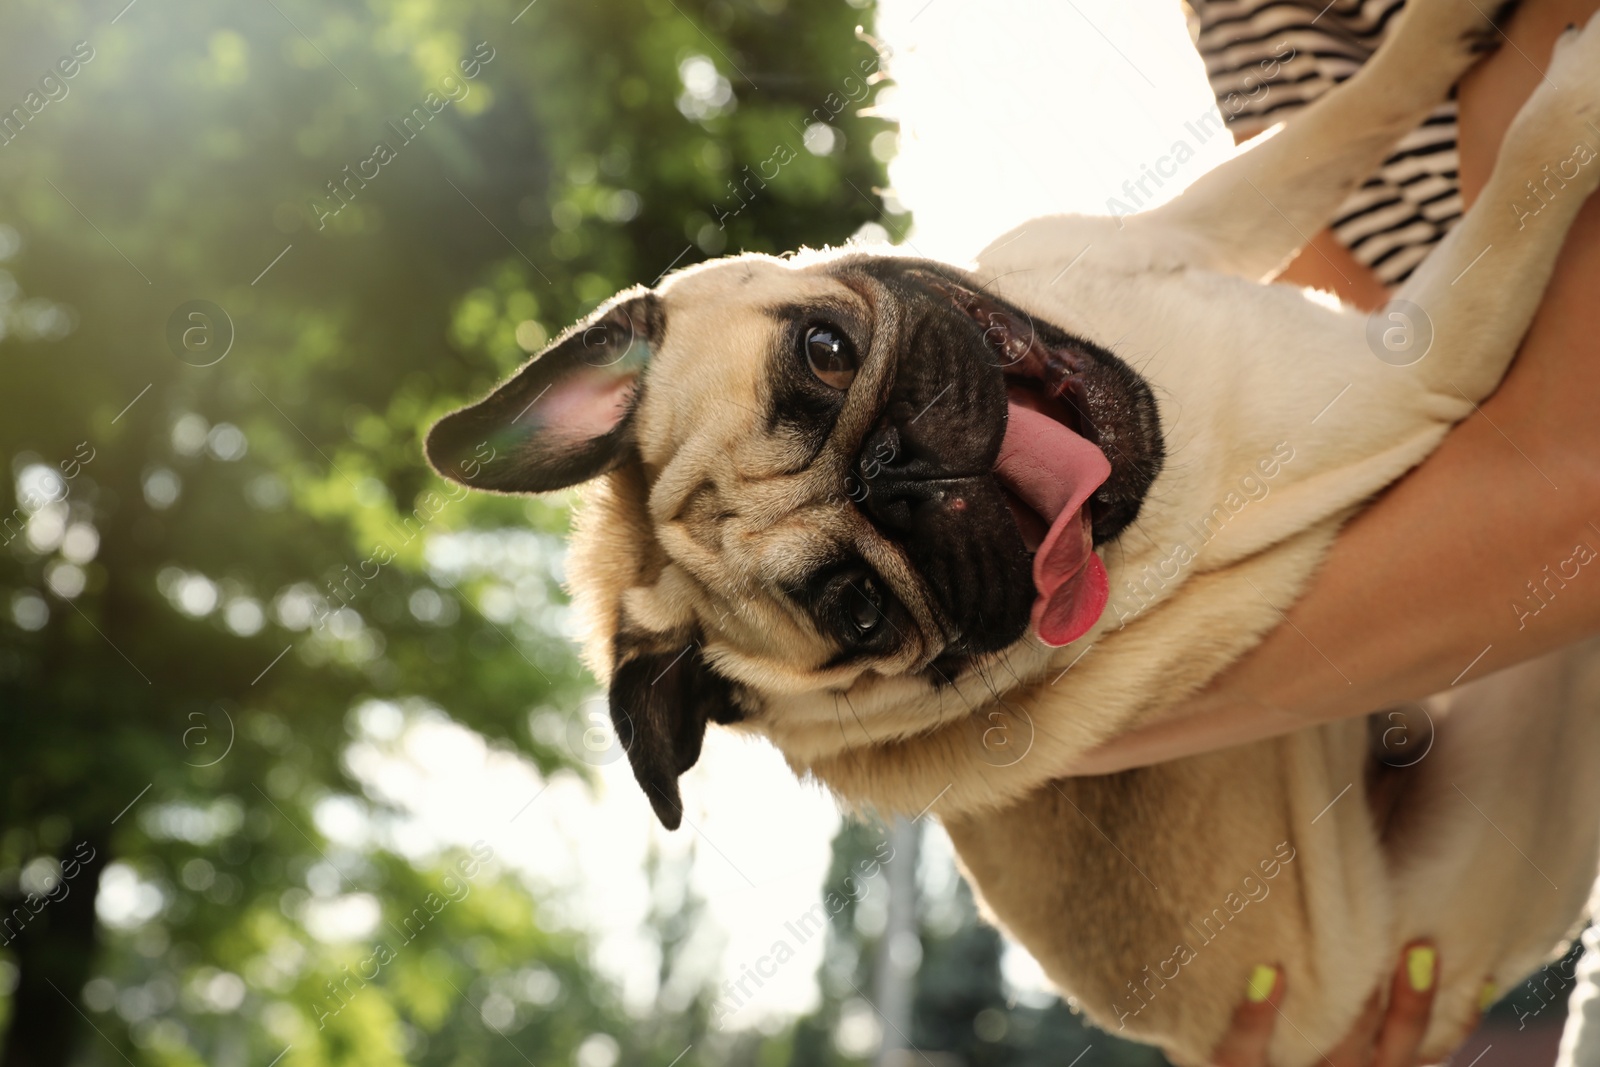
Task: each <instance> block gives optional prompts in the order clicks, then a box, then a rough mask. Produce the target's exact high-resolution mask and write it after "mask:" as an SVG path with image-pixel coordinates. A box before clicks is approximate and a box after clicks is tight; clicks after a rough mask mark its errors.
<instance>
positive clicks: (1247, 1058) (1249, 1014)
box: [1211, 941, 1489, 1067]
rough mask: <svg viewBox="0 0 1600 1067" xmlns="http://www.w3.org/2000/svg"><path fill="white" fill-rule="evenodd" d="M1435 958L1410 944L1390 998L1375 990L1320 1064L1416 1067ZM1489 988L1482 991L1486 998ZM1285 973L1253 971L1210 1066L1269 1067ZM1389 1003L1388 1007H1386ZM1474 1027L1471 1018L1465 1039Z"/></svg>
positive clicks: (1268, 969) (1424, 945)
mask: <svg viewBox="0 0 1600 1067" xmlns="http://www.w3.org/2000/svg"><path fill="white" fill-rule="evenodd" d="M1438 973H1439V956H1438V953H1437V952H1436V951H1435V950H1434V948H1433V946H1432V945H1430V944H1428V943H1427V942H1424V941H1417V942H1413V943H1412V944H1410V945H1408V946H1406V950H1405V952H1403V953H1401V956H1400V965H1399V966H1398V967H1396V968H1395V972H1394V977H1393V978H1392V979H1391V981H1390V983H1389V995H1388V997H1387V998H1384V997H1383V996H1381V995H1380V993H1381V991H1380V990H1376V989H1375V990H1373V992H1372V996H1371V998H1369V999H1368V1001H1367V1006H1366V1008H1365V1009H1364V1010H1363V1011H1362V1013H1361V1015H1360V1017H1359V1018H1357V1019H1356V1021H1355V1025H1354V1026H1352V1027H1351V1028H1350V1032H1349V1033H1348V1034H1346V1035H1345V1039H1344V1040H1343V1041H1341V1042H1340V1043H1339V1046H1338V1047H1337V1048H1332V1049H1327V1050H1326V1051H1325V1052H1324V1053H1323V1054H1322V1057H1321V1059H1320V1060H1319V1063H1321V1064H1323V1065H1324V1067H1415V1065H1416V1064H1420V1063H1421V1062H1422V1061H1421V1060H1420V1059H1419V1058H1418V1056H1417V1051H1418V1049H1419V1048H1421V1046H1422V1037H1423V1035H1424V1034H1425V1033H1427V1030H1428V1019H1429V1016H1430V1014H1431V1013H1432V1011H1433V997H1434V994H1435V992H1436V991H1437V989H1438V983H1437V982H1436V981H1435V978H1436V977H1437V975H1438ZM1488 990H1489V987H1487V986H1486V987H1485V992H1486V994H1488ZM1283 995H1284V978H1283V972H1282V971H1280V970H1278V969H1277V968H1276V967H1257V968H1256V971H1255V973H1254V974H1252V975H1251V976H1250V985H1249V988H1248V990H1247V991H1246V993H1245V999H1244V1002H1243V1003H1242V1004H1240V1005H1239V1008H1238V1010H1237V1011H1235V1012H1234V1013H1233V1025H1232V1027H1231V1028H1229V1030H1228V1032H1227V1034H1226V1035H1224V1037H1223V1039H1222V1042H1221V1043H1220V1044H1218V1045H1217V1048H1216V1051H1214V1052H1213V1053H1212V1054H1211V1062H1212V1064H1213V1065H1214V1067H1267V1064H1268V1060H1267V1047H1268V1046H1269V1045H1270V1044H1271V1042H1272V1034H1273V1031H1274V1030H1275V1029H1276V1028H1277V1025H1278V1019H1279V1017H1280V1015H1281V1014H1282V1013H1281V1012H1280V1011H1279V1005H1280V1004H1282V1003H1283ZM1385 999H1387V1004H1388V1007H1387V1009H1386V1008H1385V1007H1384V1004H1385ZM1477 1025H1478V1020H1477V1017H1476V1016H1474V1018H1473V1020H1472V1023H1471V1025H1469V1026H1468V1027H1467V1032H1466V1033H1464V1034H1462V1035H1461V1037H1462V1038H1463V1039H1465V1038H1466V1036H1467V1034H1468V1033H1471V1032H1472V1030H1473V1029H1474V1028H1476V1027H1477Z"/></svg>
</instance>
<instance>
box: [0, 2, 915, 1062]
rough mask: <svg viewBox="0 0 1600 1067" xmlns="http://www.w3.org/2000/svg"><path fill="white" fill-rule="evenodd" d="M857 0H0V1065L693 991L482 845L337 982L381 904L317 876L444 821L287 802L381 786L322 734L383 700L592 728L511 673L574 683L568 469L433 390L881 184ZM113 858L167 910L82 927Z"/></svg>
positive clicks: (497, 1043) (538, 1026) (655, 1044)
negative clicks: (376, 824) (474, 446)
mask: <svg viewBox="0 0 1600 1067" xmlns="http://www.w3.org/2000/svg"><path fill="white" fill-rule="evenodd" d="M861 17H862V12H860V11H858V10H856V9H855V8H852V7H850V6H847V5H845V4H841V3H837V2H833V0H788V2H787V3H786V2H784V0H760V2H757V3H751V4H735V3H728V2H722V0H646V2H643V3H623V2H619V0H596V2H591V3H586V4H555V3H551V2H549V0H545V2H543V3H532V4H527V5H526V6H524V4H523V3H522V2H521V0H460V2H455V3H445V2H444V0H407V2H400V0H369V2H368V3H366V4H361V5H334V6H318V5H313V4H308V3H305V2H304V0H274V2H272V3H268V4H265V5H217V4H212V3H206V2H203V0H171V2H166V3H161V4H153V3H138V2H135V3H133V4H129V5H128V6H126V7H122V5H121V3H120V2H119V3H112V4H107V3H103V2H99V0H97V2H95V3H92V4H91V3H88V2H86V0H72V2H57V3H46V2H44V0H17V2H15V3H11V4H8V5H6V6H5V8H4V9H3V10H0V70H3V71H4V72H5V73H4V75H3V77H0V223H3V226H0V258H3V263H0V267H3V272H0V329H3V335H0V367H3V372H0V449H3V451H4V454H5V455H6V456H8V457H10V460H11V472H12V478H11V479H10V480H9V482H8V484H7V486H6V489H5V491H4V494H3V495H8V496H10V497H12V498H13V499H11V500H7V501H5V502H4V503H3V504H0V542H3V551H0V714H3V716H4V720H3V723H4V732H3V734H0V909H3V911H0V914H3V915H4V916H6V917H7V919H6V921H8V922H10V924H11V925H10V926H9V927H4V928H0V938H3V939H4V940H3V944H0V979H4V983H3V984H0V989H4V988H6V987H9V993H7V994H6V995H5V997H4V998H3V1000H0V1005H3V1007H0V1010H3V1012H4V1015H5V1029H6V1034H5V1039H4V1046H3V1053H0V1055H3V1062H4V1064H5V1065H6V1067H57V1065H61V1064H65V1063H66V1062H68V1061H69V1059H73V1058H74V1057H76V1059H75V1062H86V1063H114V1062H121V1060H122V1058H123V1057H127V1058H129V1059H131V1060H132V1061H133V1062H137V1063H140V1064H145V1063H151V1064H155V1063H160V1064H169V1063H170V1064H190V1063H194V1064H199V1063H206V1064H226V1063H240V1064H243V1063H247V1062H248V1063H251V1064H262V1063H266V1062H268V1061H269V1060H271V1058H272V1057H274V1056H276V1055H279V1054H280V1052H282V1051H283V1049H284V1047H285V1045H290V1046H292V1047H291V1048H290V1050H289V1051H288V1052H287V1053H285V1054H284V1059H283V1060H282V1067H302V1065H312V1064H344V1063H352V1064H353V1063H362V1064H366V1063H375V1064H377V1063H391V1062H394V1063H398V1062H413V1063H466V1062H480V1063H512V1064H515V1063H519V1062H522V1061H523V1060H524V1059H531V1058H533V1057H534V1056H535V1055H536V1054H537V1055H544V1054H546V1053H548V1054H550V1055H551V1056H553V1057H565V1056H569V1055H570V1054H571V1052H572V1050H573V1048H575V1047H577V1046H578V1045H580V1044H581V1043H582V1042H583V1041H586V1040H588V1039H589V1035H590V1034H592V1033H610V1034H612V1035H615V1036H614V1037H613V1039H612V1040H614V1041H616V1042H619V1043H621V1044H620V1045H619V1046H618V1047H619V1049H620V1051H621V1054H623V1055H624V1056H626V1060H625V1062H627V1063H629V1064H634V1063H643V1064H649V1063H660V1064H665V1063H667V1062H669V1061H670V1060H671V1058H672V1057H673V1056H675V1055H677V1054H678V1053H679V1051H681V1049H682V1047H683V1044H681V1043H680V1042H679V1039H680V1038H683V1042H684V1043H687V1042H688V1041H689V1040H691V1039H693V1038H694V1037H695V1034H696V1027H699V1026H701V1025H702V1022H697V1021H696V1018H695V1017H696V1012H695V1011H690V1012H688V1013H685V1015H684V1017H683V1018H682V1019H681V1020H679V1021H678V1022H671V1023H662V1024H661V1025H659V1026H655V1027H653V1028H650V1027H647V1028H642V1029H640V1030H639V1032H640V1033H648V1034H651V1035H653V1036H652V1037H651V1038H650V1042H651V1046H650V1047H649V1048H643V1047H634V1046H633V1045H632V1044H630V1043H629V1042H632V1040H633V1039H632V1038H629V1037H627V1036H625V1035H627V1034H628V1033H630V1032H632V1028H631V1024H630V1023H629V1021H628V1020H627V1019H625V1018H624V1017H623V1016H622V1014H621V1008H620V1007H618V1006H617V1004H616V1003H615V997H614V995H613V994H611V993H610V992H609V991H607V990H606V989H604V988H602V985H601V983H600V982H599V979H597V978H596V977H595V976H594V975H593V974H592V973H591V972H590V971H589V970H588V969H587V966H586V964H585V963H584V960H585V958H586V956H585V951H584V947H583V945H582V944H581V941H580V939H577V938H575V937H572V936H568V935H562V934H560V933H558V932H557V931H556V930H555V928H553V927H551V926H549V925H547V924H546V923H544V922H543V920H542V914H543V913H542V911H541V909H540V908H539V907H537V906H536V905H537V902H536V901H534V900H532V899H531V898H530V897H529V895H528V894H527V893H526V892H525V891H523V890H521V889H519V888H517V887H515V886H514V885H513V884H511V883H510V882H509V881H504V880H502V881H497V882H494V883H492V884H484V885H481V886H476V887H474V888H473V889H472V892H471V894H470V895H469V896H467V897H466V898H464V899H463V900H462V901H461V902H460V903H459V904H457V903H452V904H451V905H450V906H449V907H448V908H446V909H445V910H444V911H443V912H441V913H440V916H439V919H438V921H437V924H436V925H433V926H431V928H430V929H429V930H428V931H426V932H425V933H424V934H423V935H422V936H419V938H418V939H417V940H416V942H415V943H414V944H408V946H407V947H406V948H405V949H404V950H403V951H398V952H396V953H395V956H396V958H395V960H394V961H393V963H392V964H385V965H384V966H382V967H381V968H379V970H378V974H377V977H376V978H375V979H373V980H371V981H370V982H367V983H366V984H365V985H364V986H362V987H360V990H359V992H357V993H355V994H354V995H353V996H352V997H351V998H350V1000H349V1006H348V1007H345V1008H343V1009H342V1010H341V1011H339V1012H338V1013H337V1014H336V1015H333V1016H332V1017H331V1020H326V1019H321V1017H320V1010H319V1008H318V1005H319V1004H321V1005H323V1006H324V1007H325V1006H326V1000H325V999H319V998H324V997H325V994H326V991H327V983H328V982H330V981H335V982H337V981H339V980H340V976H341V975H343V974H344V973H345V971H344V968H345V967H346V966H351V967H355V968H357V969H360V967H361V965H362V964H363V962H364V961H366V960H368V959H369V957H370V954H371V953H372V952H373V951H374V946H372V945H371V944H360V945H357V946H355V947H350V946H345V947H338V946H329V945H327V944H324V943H322V942H320V941H318V940H316V939H315V938H312V937H310V936H308V935H307V933H306V931H305V929H304V925H303V922H302V921H301V919H302V912H303V909H304V907H305V906H306V896H307V894H311V895H315V891H316V889H315V886H311V885H310V883H308V879H309V880H310V881H311V882H316V881H317V880H318V879H321V880H323V881H324V882H328V883H330V884H328V885H325V886H323V889H324V890H326V891H327V892H331V893H334V894H338V895H349V896H359V895H361V894H367V895H371V896H372V897H373V898H374V899H376V900H377V901H378V902H379V905H380V907H381V911H382V918H383V923H382V924H380V926H386V925H387V924H388V923H390V922H400V921H401V919H402V917H403V916H404V915H405V914H407V913H408V912H409V911H410V910H411V909H412V908H413V907H414V906H415V902H416V901H417V900H418V899H420V898H425V897H426V896H427V894H428V893H429V892H434V893H438V892H439V891H441V889H442V888H443V887H444V886H445V884H446V883H445V879H447V878H451V877H456V876H454V875H452V874H451V873H450V872H451V871H452V870H454V869H456V868H454V867H453V866H452V865H453V864H455V863H458V862H462V861H463V857H461V856H457V855H454V854H450V853H445V854H441V855H439V856H437V857H435V858H433V859H432V860H431V861H429V862H428V863H425V864H424V865H423V867H422V868H421V869H414V868H413V866H412V865H411V863H409V862H407V861H406V860H405V859H403V858H402V857H401V856H399V855H398V854H396V853H395V852H394V851H393V850H392V849H391V848H389V847H388V846H387V845H385V844H384V843H382V842H375V843H371V844H369V845H367V846H365V847H352V846H348V845H342V844H339V843H337V842H333V841H331V840H329V839H328V838H327V837H326V835H324V834H323V833H322V832H321V831H320V830H319V829H318V824H317V822H316V820H315V818H314V814H315V812H316V810H317V808H318V805H319V804H323V803H326V802H329V801H339V802H345V803H356V804H360V805H362V806H363V807H364V808H365V809H366V810H367V811H368V812H369V813H370V814H371V815H372V817H373V818H382V817H383V816H384V812H383V810H382V809H383V804H382V803H381V802H379V801H376V800H373V799H371V798H364V797H363V796H362V795H361V791H360V787H359V783H357V782H356V781H354V780H353V779H352V777H351V775H350V773H349V771H348V769H347V768H346V767H345V766H344V764H343V763H342V762H341V755H342V753H344V752H345V750H346V748H347V746H348V745H349V743H350V741H351V733H350V730H351V729H352V727H351V725H350V724H351V722H352V721H353V720H352V719H351V717H350V716H351V713H352V709H356V708H358V707H360V706H362V705H363V703H364V702H369V701H373V700H379V701H386V702H389V704H391V705H393V706H396V707H405V708H411V709H439V710H442V712H443V713H445V714H448V715H449V716H450V717H452V718H453V719H454V720H455V721H457V722H459V723H461V724H463V725H465V726H467V727H469V728H471V729H472V730H475V731H477V732H478V733H480V734H481V735H482V736H484V737H485V738H487V739H488V740H489V741H490V742H491V743H492V744H494V745H497V746H503V747H505V748H507V749H510V750H513V751H515V752H518V753H521V754H522V755H524V756H526V757H527V758H529V759H531V760H532V761H534V762H535V763H536V764H537V765H538V766H539V767H540V768H541V769H542V770H544V771H545V772H550V771H554V770H555V769H557V768H559V767H563V766H574V767H577V768H579V769H582V767H583V759H584V753H583V752H582V750H581V746H578V747H575V746H572V745H568V744H563V743H562V742H561V741H560V740H559V739H557V740H555V741H552V740H550V739H549V737H548V736H545V737H544V739H541V736H542V735H540V734H539V733H538V732H537V731H536V730H535V728H534V725H533V719H532V718H531V717H530V715H529V714H528V712H529V710H530V709H532V708H535V707H546V708H565V709H572V708H575V707H576V704H577V701H578V698H579V697H580V695H581V694H582V693H583V692H584V691H585V690H586V688H587V686H588V685H589V684H590V683H589V682H588V680H587V679H586V678H585V676H584V675H583V673H582V671H581V669H580V668H579V667H578V665H577V664H576V662H575V659H574V657H573V655H572V653H571V651H570V648H569V645H568V642H567V640H566V638H565V636H564V630H563V626H564V622H563V618H564V612H565V609H564V606H563V599H562V595H561V593H560V591H559V589H558V588H557V587H556V584H555V582H554V578H555V576H557V575H558V573H559V562H558V557H557V556H556V548H557V545H558V543H559V541H558V539H559V536H560V535H561V534H562V532H563V531H564V530H565V522H566V517H565V510H564V507H563V506H562V503H561V502H560V501H537V500H515V499H487V498H481V499H480V498H471V499H467V498H461V497H459V496H456V495H453V494H451V493H447V491H446V487H445V486H444V485H443V484H442V483H441V482H439V481H438V480H437V479H436V478H434V477H433V476H432V475H431V474H430V473H429V472H428V471H427V470H426V468H425V467H424V465H423V463H422V461H421V456H420V449H419V444H418V442H419V435H420V433H421V431H422V430H423V428H424V427H425V426H426V425H427V424H428V422H429V421H430V420H431V419H432V418H433V417H434V416H436V415H437V414H438V413H440V412H442V411H443V410H445V409H447V408H448V407H450V406H452V405H453V404H456V403H459V402H460V401H462V400H463V399H465V398H466V397H468V396H470V395H472V394H474V393H476V392H479V391H481V390H483V389H485V388H487V387H488V385H489V384H490V383H491V382H492V381H493V380H494V379H495V378H497V377H498V376H500V375H502V374H504V373H505V372H506V371H507V370H509V369H510V368H511V367H512V366H514V365H515V364H516V363H517V362H518V361H520V360H521V359H523V358H525V357H526V354H527V352H529V351H533V350H537V348H538V347H539V346H540V345H541V343H542V342H543V340H544V339H545V338H546V337H548V336H549V335H551V334H553V333H554V332H555V331H557V330H558V329H560V328H561V327H562V326H564V325H565V324H566V323H567V322H569V321H571V320H573V319H574V318H576V317H577V316H579V315H580V314H581V313H583V312H584V311H586V310H588V309H589V308H591V307H592V306H594V305H595V304H596V303H597V302H598V301H600V300H602V299H603V298H605V297H606V296H607V295H609V294H610V293H611V292H612V291H614V290H615V289H618V288H621V287H623V286H625V285H628V284H632V283H637V282H644V283H650V282H652V281H653V280H655V279H656V278H657V277H659V276H660V275H661V274H662V273H663V272H664V271H666V270H668V269H671V268H673V267H675V266H682V265H686V264H688V263H690V262H692V261H695V260H697V259H700V258H703V257H704V256H706V255H709V254H714V253H717V252H721V251H723V250H724V249H726V250H730V251H731V250H737V249H741V248H743V249H757V250H768V251H778V250H782V249H785V248H789V247H794V246H796V245H799V244H802V243H809V244H822V243H837V242H840V241H842V240H844V239H846V238H847V237H848V236H849V235H850V234H852V233H853V232H855V231H856V230H857V229H858V228H859V227H861V226H862V225H863V224H864V223H867V222H871V221H874V220H877V221H880V222H882V223H884V224H885V225H889V226H893V227H895V228H898V225H899V222H900V220H896V219H882V218H881V217H880V208H879V205H878V203H877V202H876V199H875V197H874V194H873V189H874V187H875V186H876V185H879V184H881V182H882V168H881V162H880V160H879V159H878V158H877V157H876V156H875V155H874V152H873V147H874V139H875V138H876V137H877V136H878V135H879V134H881V133H883V132H884V131H885V130H886V126H885V125H884V124H883V123H882V122H879V121H876V120H871V119H865V118H862V117H860V116H858V115H857V114H856V112H857V110H858V109H859V108H860V107H861V106H863V105H865V104H866V103H868V102H869V99H870V92H871V91H870V89H868V88H867V87H866V85H865V83H864V82H863V81H862V74H863V73H864V72H870V71H871V70H872V68H873V66H874V53H873V51H872V49H871V48H870V47H869V46H867V45H866V44H864V43H862V42H860V41H858V40H857V39H856V37H855V33H854V29H855V25H856V23H857V21H858V20H860V19H861ZM877 147H878V153H877V154H878V155H880V156H881V155H882V154H884V152H883V148H884V142H881V141H880V142H878V143H877ZM196 302H201V303H196ZM469 529H481V530H488V531H498V533H495V534H486V535H483V536H479V537H465V536H462V532H463V531H466V530H469ZM441 545H445V546H453V548H452V549H451V551H450V552H441V551H440V546H441ZM524 548H530V549H531V551H528V552H523V551H522V549H524ZM516 560H522V562H521V563H517V562H516ZM508 561H510V562H508ZM419 713H420V712H419ZM358 726H359V723H357V727H358ZM640 817H641V818H644V817H646V813H645V811H644V810H643V808H642V807H641V816H640ZM468 858H470V857H468ZM324 865H326V869H325V868H324ZM330 870H331V871H332V875H331V876H330V874H329V871H330ZM108 871H109V872H110V873H109V874H108V873H107V872H108ZM107 878H110V879H111V880H112V882H113V883H114V885H113V888H116V887H120V889H119V892H121V891H125V892H126V894H131V898H130V899H132V900H134V902H135V903H136V904H138V905H139V906H140V907H143V906H144V905H145V904H149V905H150V907H151V908H152V909H153V910H150V911H149V914H147V915H145V914H144V913H142V912H139V911H138V908H135V910H134V912H133V914H134V916H135V919H136V920H137V921H134V920H129V922H130V925H128V926H126V928H120V927H119V928H108V926H107V925H106V923H105V922H101V921H98V920H97V917H96V911H95V907H94V902H95V900H96V898H97V895H98V894H99V890H100V889H101V888H102V881H103V880H104V879H107ZM36 891H43V892H42V893H41V892H36ZM52 896H53V897H54V899H51V898H52ZM141 901H142V902H143V903H140V902H141ZM152 901H153V902H154V903H152ZM140 916H143V917H140ZM369 969H370V967H369ZM553 990H554V992H553ZM113 1006H114V1007H115V1010H112V1008H113ZM698 1014H699V1016H700V1018H701V1019H702V1020H703V1015H704V1012H703V1010H702V1011H699V1012H698ZM485 1020H489V1021H491V1022H494V1024H495V1025H499V1026H501V1027H502V1031H503V1032H502V1033H494V1032H492V1027H491V1028H490V1029H486V1028H485V1026H484V1021H485ZM319 1021H320V1022H322V1023H324V1025H322V1028H320V1029H319V1028H318V1027H319ZM601 1045H602V1046H603V1045H604V1043H603V1042H602V1043H601ZM591 1051H593V1049H591ZM607 1054H608V1053H607V1050H606V1048H604V1047H600V1048H599V1051H598V1052H594V1056H598V1059H594V1060H593V1062H603V1061H604V1059H605V1058H606V1055H607Z"/></svg>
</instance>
